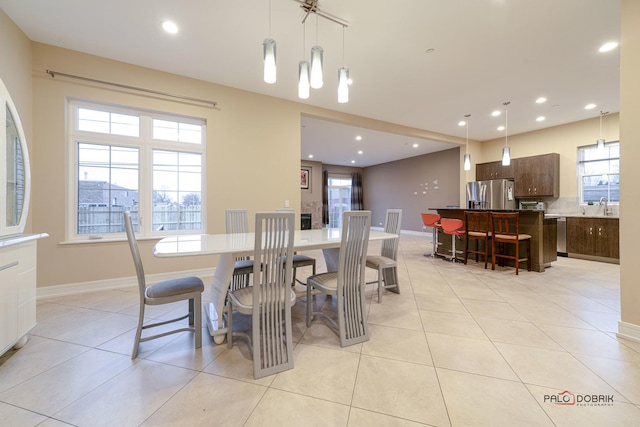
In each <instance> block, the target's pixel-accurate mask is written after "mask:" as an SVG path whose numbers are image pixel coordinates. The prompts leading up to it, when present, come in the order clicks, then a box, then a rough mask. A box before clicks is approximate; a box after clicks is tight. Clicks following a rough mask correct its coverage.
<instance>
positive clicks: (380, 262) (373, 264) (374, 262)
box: [367, 255, 398, 268]
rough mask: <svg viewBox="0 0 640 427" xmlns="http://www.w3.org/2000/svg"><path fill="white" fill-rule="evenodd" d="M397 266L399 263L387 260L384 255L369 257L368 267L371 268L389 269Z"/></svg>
mask: <svg viewBox="0 0 640 427" xmlns="http://www.w3.org/2000/svg"><path fill="white" fill-rule="evenodd" d="M396 265H398V263H397V262H396V261H395V260H393V259H391V258H387V257H386V256H382V255H367V267H370V268H379V267H382V268H389V267H395V266H396Z"/></svg>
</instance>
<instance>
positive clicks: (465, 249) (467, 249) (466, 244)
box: [464, 236, 478, 265]
mask: <svg viewBox="0 0 640 427" xmlns="http://www.w3.org/2000/svg"><path fill="white" fill-rule="evenodd" d="M469 240H470V239H469V237H468V236H467V242H466V243H465V245H464V265H467V260H468V259H469ZM476 250H478V248H477V245H476ZM477 256H478V255H477V254H476V262H478V258H477Z"/></svg>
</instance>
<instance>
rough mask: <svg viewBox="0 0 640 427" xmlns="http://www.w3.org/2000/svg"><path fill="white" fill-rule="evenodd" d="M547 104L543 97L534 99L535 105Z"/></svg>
mask: <svg viewBox="0 0 640 427" xmlns="http://www.w3.org/2000/svg"><path fill="white" fill-rule="evenodd" d="M545 102H547V98H545V97H544V96H541V97H540V98H538V99H536V104H543V103H545Z"/></svg>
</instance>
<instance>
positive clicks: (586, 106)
mask: <svg viewBox="0 0 640 427" xmlns="http://www.w3.org/2000/svg"><path fill="white" fill-rule="evenodd" d="M594 108H596V104H587V105H585V106H584V109H585V110H593V109H594Z"/></svg>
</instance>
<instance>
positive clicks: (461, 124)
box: [458, 120, 467, 126]
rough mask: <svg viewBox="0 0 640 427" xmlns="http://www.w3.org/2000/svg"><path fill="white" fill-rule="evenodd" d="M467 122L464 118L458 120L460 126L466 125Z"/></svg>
mask: <svg viewBox="0 0 640 427" xmlns="http://www.w3.org/2000/svg"><path fill="white" fill-rule="evenodd" d="M466 124H467V122H465V121H464V120H460V121H459V122H458V126H464V125H466Z"/></svg>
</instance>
